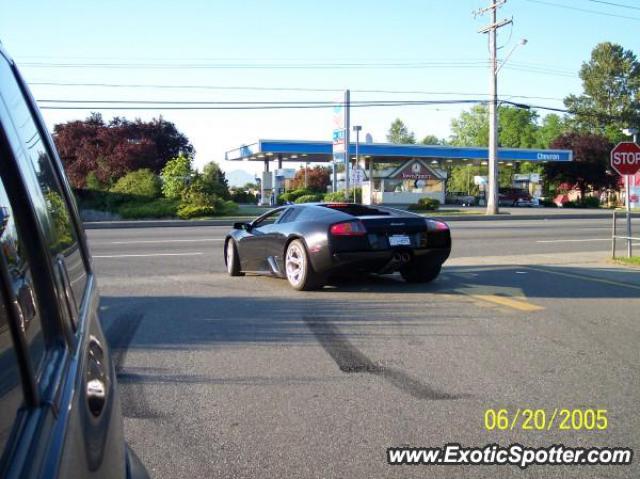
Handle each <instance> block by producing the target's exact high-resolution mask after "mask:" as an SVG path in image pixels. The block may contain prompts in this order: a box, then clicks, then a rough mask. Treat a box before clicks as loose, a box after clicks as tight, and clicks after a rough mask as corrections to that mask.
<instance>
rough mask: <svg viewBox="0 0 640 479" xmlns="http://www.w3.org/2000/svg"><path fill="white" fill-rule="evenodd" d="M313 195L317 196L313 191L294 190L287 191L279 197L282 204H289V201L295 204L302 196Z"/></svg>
mask: <svg viewBox="0 0 640 479" xmlns="http://www.w3.org/2000/svg"><path fill="white" fill-rule="evenodd" d="M313 194H315V193H314V192H313V191H310V190H305V189H298V190H292V191H287V192H286V193H282V194H281V195H280V196H279V197H278V201H281V202H282V203H287V202H289V201H291V202H295V201H296V200H297V199H298V198H300V197H301V196H308V195H313Z"/></svg>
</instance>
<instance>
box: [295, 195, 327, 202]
mask: <svg viewBox="0 0 640 479" xmlns="http://www.w3.org/2000/svg"><path fill="white" fill-rule="evenodd" d="M316 201H322V195H320V194H315V195H314V194H312V195H302V196H300V197H298V198H296V200H295V201H294V203H315V202H316Z"/></svg>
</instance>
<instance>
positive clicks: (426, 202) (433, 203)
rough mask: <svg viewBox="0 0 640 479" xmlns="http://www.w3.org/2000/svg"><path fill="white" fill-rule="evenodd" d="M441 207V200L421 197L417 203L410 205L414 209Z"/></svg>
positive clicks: (432, 209)
mask: <svg viewBox="0 0 640 479" xmlns="http://www.w3.org/2000/svg"><path fill="white" fill-rule="evenodd" d="M438 208H440V201H438V200H436V199H433V198H420V199H419V200H418V202H417V203H414V204H412V205H409V209H410V210H413V211H435V210H437V209H438Z"/></svg>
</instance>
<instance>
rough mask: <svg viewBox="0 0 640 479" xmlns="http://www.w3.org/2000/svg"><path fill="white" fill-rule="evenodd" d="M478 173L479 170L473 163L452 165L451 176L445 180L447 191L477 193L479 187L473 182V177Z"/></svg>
mask: <svg viewBox="0 0 640 479" xmlns="http://www.w3.org/2000/svg"><path fill="white" fill-rule="evenodd" d="M480 173H481V171H479V169H478V167H477V166H474V165H460V166H454V167H453V168H451V176H450V177H449V180H448V182H447V191H451V192H455V193H466V194H470V195H477V194H478V192H479V188H478V186H477V185H476V184H475V183H474V181H473V177H474V176H476V175H479V174H480Z"/></svg>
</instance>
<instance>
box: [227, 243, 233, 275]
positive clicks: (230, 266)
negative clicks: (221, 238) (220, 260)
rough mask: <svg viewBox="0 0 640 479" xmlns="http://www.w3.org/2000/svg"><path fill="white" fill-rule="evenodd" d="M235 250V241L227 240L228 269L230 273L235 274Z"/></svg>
mask: <svg viewBox="0 0 640 479" xmlns="http://www.w3.org/2000/svg"><path fill="white" fill-rule="evenodd" d="M233 250H234V247H233V241H232V240H229V241H227V271H228V272H229V274H233V261H234V257H233Z"/></svg>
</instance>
